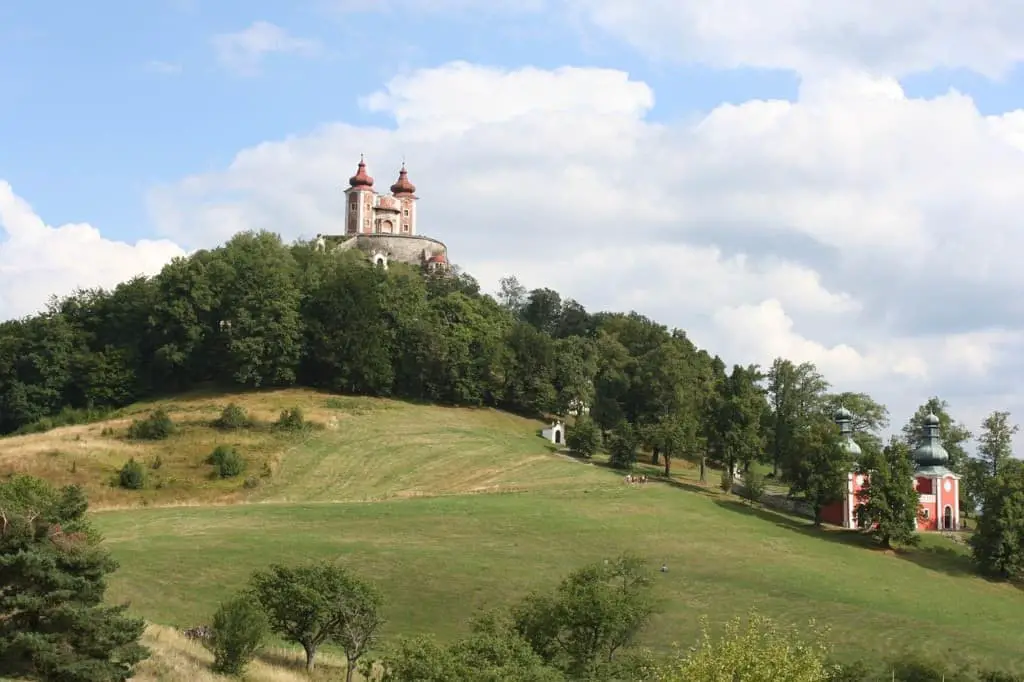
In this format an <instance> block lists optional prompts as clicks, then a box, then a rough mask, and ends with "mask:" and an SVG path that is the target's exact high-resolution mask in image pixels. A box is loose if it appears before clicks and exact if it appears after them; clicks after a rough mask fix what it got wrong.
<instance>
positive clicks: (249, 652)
mask: <svg viewBox="0 0 1024 682" xmlns="http://www.w3.org/2000/svg"><path fill="white" fill-rule="evenodd" d="M269 630H270V626H269V623H268V621H267V615H266V613H265V612H264V611H263V609H262V608H261V607H260V605H259V603H258V602H257V601H256V600H255V599H253V598H251V597H249V596H248V595H238V596H235V597H232V598H231V599H228V600H227V601H225V602H223V603H221V605H220V607H219V608H218V609H217V613H215V614H214V616H213V626H212V627H211V628H210V641H209V647H210V650H211V651H213V669H214V671H215V672H218V673H224V674H227V675H241V674H242V673H243V672H244V671H245V667H246V666H247V665H248V664H249V663H250V662H251V661H252V659H253V658H255V657H256V654H257V653H258V652H259V650H260V649H261V648H262V647H263V643H264V641H265V640H266V637H267V633H268V632H269Z"/></svg>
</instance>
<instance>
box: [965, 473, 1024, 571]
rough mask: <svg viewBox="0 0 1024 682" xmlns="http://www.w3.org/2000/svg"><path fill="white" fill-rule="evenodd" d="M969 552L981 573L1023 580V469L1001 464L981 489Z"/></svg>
mask: <svg viewBox="0 0 1024 682" xmlns="http://www.w3.org/2000/svg"><path fill="white" fill-rule="evenodd" d="M982 505H983V509H984V511H983V513H982V515H981V517H980V518H979V519H978V526H977V529H976V530H975V531H974V534H973V535H972V536H971V539H970V543H971V553H972V556H973V558H974V561H975V563H977V565H978V567H979V568H980V569H981V570H982V571H983V572H985V573H988V574H990V575H995V576H1000V577H1003V578H1010V579H1014V580H1019V579H1021V578H1024V466H1021V465H1020V464H1018V463H1016V462H1013V463H1012V464H1011V463H1004V464H1003V466H1002V470H1001V471H1000V473H998V474H996V476H995V477H994V478H992V479H991V480H990V482H989V484H988V485H987V486H986V488H985V494H984V497H983V500H982Z"/></svg>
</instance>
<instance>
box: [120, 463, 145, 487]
mask: <svg viewBox="0 0 1024 682" xmlns="http://www.w3.org/2000/svg"><path fill="white" fill-rule="evenodd" d="M117 480H118V483H119V485H120V486H121V487H122V488H127V489H128V490H142V488H143V487H144V486H145V485H146V469H145V467H143V466H142V465H141V464H139V463H138V462H136V461H135V459H134V458H133V459H129V460H128V461H127V462H125V464H124V466H123V467H121V471H120V472H118V475H117Z"/></svg>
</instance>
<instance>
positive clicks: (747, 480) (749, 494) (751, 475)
mask: <svg viewBox="0 0 1024 682" xmlns="http://www.w3.org/2000/svg"><path fill="white" fill-rule="evenodd" d="M741 494H742V495H743V498H744V499H746V500H749V501H751V502H760V501H761V498H762V497H764V476H762V475H761V474H759V473H757V472H756V471H754V470H753V469H751V470H750V471H748V472H746V473H745V474H743V492H742V493H741Z"/></svg>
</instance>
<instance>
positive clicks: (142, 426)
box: [128, 409, 174, 440]
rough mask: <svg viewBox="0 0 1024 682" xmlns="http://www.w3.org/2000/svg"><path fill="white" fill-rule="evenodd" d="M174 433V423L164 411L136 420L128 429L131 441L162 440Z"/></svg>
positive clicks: (157, 411)
mask: <svg viewBox="0 0 1024 682" xmlns="http://www.w3.org/2000/svg"><path fill="white" fill-rule="evenodd" d="M173 433H174V422H173V421H171V417H170V415H168V414H167V412H165V411H164V410H162V409H160V410H156V411H155V412H153V413H152V414H150V415H149V416H148V417H146V418H145V419H136V420H135V421H133V422H132V425H131V426H129V427H128V437H129V438H131V439H132V440H164V439H165V438H170V436H171V434H173Z"/></svg>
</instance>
